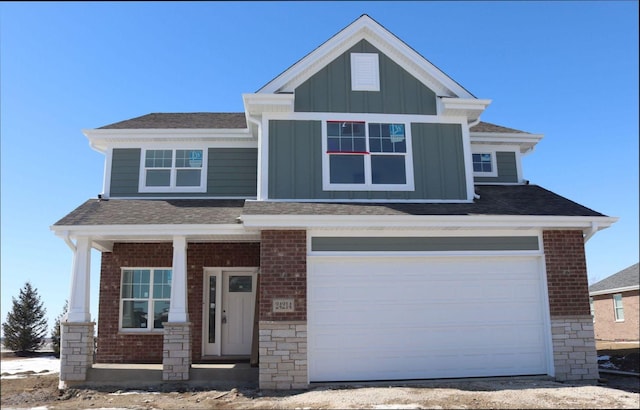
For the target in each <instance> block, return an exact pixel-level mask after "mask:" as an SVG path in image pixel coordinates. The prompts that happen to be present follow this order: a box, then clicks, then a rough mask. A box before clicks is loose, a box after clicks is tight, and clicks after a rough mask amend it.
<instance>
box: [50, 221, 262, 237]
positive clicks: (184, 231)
mask: <svg viewBox="0 0 640 410" xmlns="http://www.w3.org/2000/svg"><path fill="white" fill-rule="evenodd" d="M51 230H52V231H53V232H54V233H55V234H56V235H57V236H60V237H62V238H64V237H71V238H77V237H92V238H104V239H107V238H111V239H116V238H118V239H124V238H127V237H135V238H149V239H162V238H171V237H173V236H186V237H187V238H190V237H206V236H212V235H218V236H219V235H229V236H238V235H253V234H256V231H255V230H249V229H246V227H245V226H243V225H242V224H240V223H238V224H206V225H205V224H163V225H53V226H51Z"/></svg>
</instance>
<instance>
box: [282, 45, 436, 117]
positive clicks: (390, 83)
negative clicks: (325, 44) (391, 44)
mask: <svg viewBox="0 0 640 410" xmlns="http://www.w3.org/2000/svg"><path fill="white" fill-rule="evenodd" d="M352 55H365V56H366V55H372V56H377V57H378V59H377V60H378V66H377V67H375V68H374V69H377V70H378V72H377V73H374V74H377V75H378V77H379V91H360V90H354V89H353V85H352V80H353V78H352V68H353V67H352V63H353V62H352V58H351V56H352ZM367 74H369V73H367ZM294 95H295V103H294V110H295V111H296V112H351V113H365V112H366V113H385V114H421V115H436V114H437V110H436V94H435V92H434V91H433V90H431V89H429V88H428V87H427V86H425V85H424V84H423V83H421V82H420V81H419V80H418V79H417V78H416V77H414V76H413V75H411V74H410V73H408V72H407V71H406V70H405V69H404V68H403V67H401V66H400V65H399V64H397V63H396V62H394V61H393V60H392V59H391V58H389V57H388V56H387V55H385V54H384V53H382V52H381V51H380V50H378V49H377V48H376V47H374V46H373V45H372V44H371V43H369V42H368V41H366V40H361V41H359V42H358V43H357V44H355V45H354V46H353V47H351V48H350V49H349V50H347V51H346V52H345V53H343V54H341V55H340V56H338V57H337V58H336V59H335V60H333V61H332V62H331V63H329V64H328V65H327V66H325V67H324V68H322V69H321V70H320V71H318V72H317V73H316V74H314V75H313V76H311V77H310V78H309V79H307V80H306V81H305V82H303V83H302V84H300V85H299V86H298V87H297V88H296V89H295V93H294Z"/></svg>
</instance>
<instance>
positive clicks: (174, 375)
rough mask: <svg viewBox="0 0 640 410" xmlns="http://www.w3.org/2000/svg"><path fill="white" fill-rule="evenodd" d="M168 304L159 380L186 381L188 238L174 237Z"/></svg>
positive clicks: (188, 347)
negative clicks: (169, 299) (160, 377)
mask: <svg viewBox="0 0 640 410" xmlns="http://www.w3.org/2000/svg"><path fill="white" fill-rule="evenodd" d="M172 269H173V273H172V275H171V304H170V305H169V318H168V321H167V322H166V323H163V326H164V339H163V347H162V380H165V381H184V380H189V377H190V373H191V323H189V313H188V312H189V311H188V310H187V238H186V237H184V236H174V237H173V268H172Z"/></svg>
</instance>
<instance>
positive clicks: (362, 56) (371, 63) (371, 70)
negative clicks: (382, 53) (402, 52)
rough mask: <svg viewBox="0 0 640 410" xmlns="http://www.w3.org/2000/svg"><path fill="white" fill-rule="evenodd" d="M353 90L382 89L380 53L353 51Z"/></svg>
mask: <svg viewBox="0 0 640 410" xmlns="http://www.w3.org/2000/svg"><path fill="white" fill-rule="evenodd" d="M351 90H352V91H380V70H379V67H378V54H376V53H351Z"/></svg>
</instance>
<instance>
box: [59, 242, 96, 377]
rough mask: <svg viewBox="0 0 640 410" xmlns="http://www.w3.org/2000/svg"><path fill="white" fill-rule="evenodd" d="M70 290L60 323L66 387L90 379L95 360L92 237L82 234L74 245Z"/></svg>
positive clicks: (61, 375) (61, 359) (61, 361)
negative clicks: (92, 313)
mask: <svg viewBox="0 0 640 410" xmlns="http://www.w3.org/2000/svg"><path fill="white" fill-rule="evenodd" d="M67 243H69V244H70V246H71V247H72V248H73V268H72V270H71V294H70V295H69V311H68V312H67V317H66V319H63V321H62V323H60V333H61V339H60V383H59V385H58V387H59V388H66V387H68V386H69V385H72V384H73V383H81V382H84V381H86V380H87V371H88V369H89V368H90V367H91V365H92V364H93V351H94V340H93V330H94V326H95V323H92V322H90V321H91V309H90V305H89V302H90V286H89V285H90V278H91V238H89V237H79V238H78V239H76V244H75V246H73V244H72V243H71V241H70V240H69V239H68V238H67Z"/></svg>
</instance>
